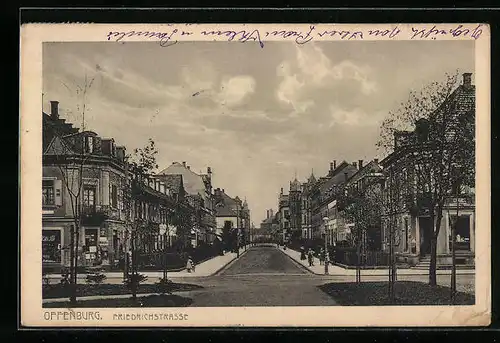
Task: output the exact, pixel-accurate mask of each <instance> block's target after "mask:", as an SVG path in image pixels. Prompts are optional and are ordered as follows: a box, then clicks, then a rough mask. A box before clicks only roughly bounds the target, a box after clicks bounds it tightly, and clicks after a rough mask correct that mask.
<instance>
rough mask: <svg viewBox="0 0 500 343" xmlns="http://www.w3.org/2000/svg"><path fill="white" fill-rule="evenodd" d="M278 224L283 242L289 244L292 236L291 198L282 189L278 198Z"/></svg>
mask: <svg viewBox="0 0 500 343" xmlns="http://www.w3.org/2000/svg"><path fill="white" fill-rule="evenodd" d="M277 215H278V223H279V231H280V233H281V238H280V241H281V242H287V241H288V240H289V239H290V236H291V230H290V197H289V195H288V194H284V193H283V188H281V191H280V195H279V198H278V213H277Z"/></svg>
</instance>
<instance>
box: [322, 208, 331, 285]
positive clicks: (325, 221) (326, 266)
mask: <svg viewBox="0 0 500 343" xmlns="http://www.w3.org/2000/svg"><path fill="white" fill-rule="evenodd" d="M329 220H330V219H329V218H328V217H324V218H323V221H324V223H325V275H328V264H329V263H330V258H329V256H328V255H329V254H328V231H327V229H326V228H327V227H328V226H327V225H328V221H329Z"/></svg>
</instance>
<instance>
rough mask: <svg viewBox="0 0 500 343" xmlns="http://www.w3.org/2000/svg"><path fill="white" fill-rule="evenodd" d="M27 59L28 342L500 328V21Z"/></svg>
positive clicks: (291, 29)
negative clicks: (499, 96) (494, 176)
mask: <svg viewBox="0 0 500 343" xmlns="http://www.w3.org/2000/svg"><path fill="white" fill-rule="evenodd" d="M20 44H21V45H20V46H21V56H20V59H21V70H20V82H21V89H20V96H21V112H20V118H21V119H20V125H21V126H20V128H21V147H20V151H21V173H20V175H21V203H22V210H21V214H22V218H21V227H20V230H21V231H20V233H21V236H20V237H21V251H22V253H21V269H20V270H21V275H20V289H19V292H20V313H21V325H22V326H26V327H34V326H38V327H41V326H43V327H45V326H51V327H73V328H74V327H86V326H91V327H106V326H115V327H116V326H123V327H125V326H152V327H195V326H196V327H199V326H203V327H234V326H243V327H252V326H259V327H265V326H268V327H271V326H272V327H287V326H289V327H296V326H303V327H307V326H314V327H353V326H361V327H363V326H370V327H374V326H375V327H376V326H384V327H387V326H390V327H395V326H405V327H411V326H486V325H488V324H489V323H490V312H491V304H490V303H491V276H490V192H489V189H490V32H489V26H488V25H487V24H481V23H477V24H473V23H467V24H459V23H452V24H397V23H394V24H360V25H354V24H349V25H345V24H342V25H341V24H265V25H263V24H255V25H254V24H221V25H216V24H162V25H159V24H158V25H152V24H113V25H108V24H26V25H23V26H22V27H21V42H20ZM40 193H41V196H40Z"/></svg>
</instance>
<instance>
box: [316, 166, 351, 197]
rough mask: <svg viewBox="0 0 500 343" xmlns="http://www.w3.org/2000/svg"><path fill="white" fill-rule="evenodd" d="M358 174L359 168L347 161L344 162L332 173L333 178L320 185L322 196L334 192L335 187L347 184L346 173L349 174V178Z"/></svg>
mask: <svg viewBox="0 0 500 343" xmlns="http://www.w3.org/2000/svg"><path fill="white" fill-rule="evenodd" d="M341 172H342V173H341ZM356 172H357V168H356V167H355V166H353V165H352V164H349V163H347V162H345V161H344V162H342V163H341V164H340V165H339V166H338V167H337V168H336V169H335V170H334V172H333V173H332V175H333V176H331V177H330V178H329V179H327V180H325V181H324V182H323V183H321V184H320V185H319V189H320V192H321V194H325V193H327V192H330V191H332V190H333V188H334V187H335V186H338V185H341V184H343V183H345V181H346V179H345V175H344V173H347V177H348V178H350V177H351V176H352V175H354V174H355V173H356Z"/></svg>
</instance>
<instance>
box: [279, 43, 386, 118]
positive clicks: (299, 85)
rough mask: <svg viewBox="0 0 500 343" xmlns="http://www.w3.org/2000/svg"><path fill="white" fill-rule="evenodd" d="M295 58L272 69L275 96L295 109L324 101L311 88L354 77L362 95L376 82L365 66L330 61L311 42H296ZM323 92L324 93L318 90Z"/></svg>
mask: <svg viewBox="0 0 500 343" xmlns="http://www.w3.org/2000/svg"><path fill="white" fill-rule="evenodd" d="M294 57H295V58H294V59H293V60H289V61H284V62H283V63H281V64H280V65H279V66H278V68H277V71H276V74H277V76H278V77H281V82H280V84H279V86H278V88H277V90H276V97H277V99H278V100H279V101H280V102H281V103H283V104H285V105H289V106H291V107H292V108H293V109H294V111H295V112H299V113H301V112H302V113H303V112H306V111H307V110H308V109H310V108H311V107H312V106H314V105H315V104H316V103H317V102H320V101H321V102H324V101H325V99H322V98H320V95H318V96H316V97H315V91H316V90H318V91H323V92H324V90H325V89H331V91H332V92H335V89H336V88H337V89H338V88H339V87H340V88H341V87H342V86H343V83H344V82H346V81H351V82H352V81H354V82H356V83H357V84H358V86H359V91H360V92H361V93H363V94H365V95H369V94H372V93H373V92H374V91H376V89H377V86H376V83H375V82H374V81H372V80H371V79H370V74H371V72H372V71H371V69H370V67H369V66H359V65H356V64H355V63H353V62H352V61H349V60H342V61H340V62H339V63H337V64H334V63H333V62H332V60H331V59H330V58H329V57H328V56H326V55H325V53H324V52H323V50H322V49H321V48H320V47H319V46H316V45H314V44H311V45H308V46H296V48H295V56H294ZM321 96H324V93H322V94H321Z"/></svg>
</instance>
